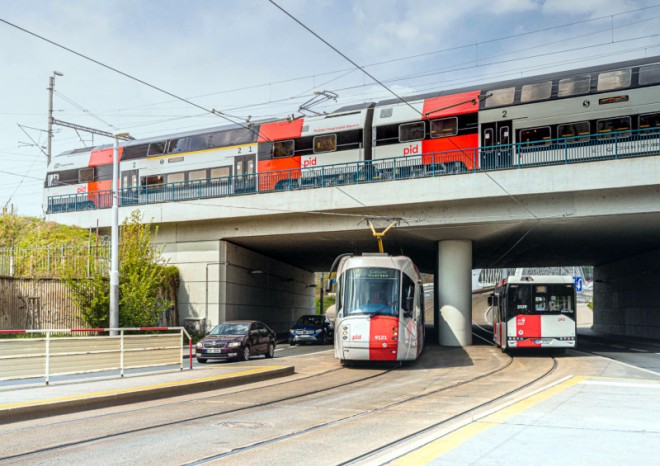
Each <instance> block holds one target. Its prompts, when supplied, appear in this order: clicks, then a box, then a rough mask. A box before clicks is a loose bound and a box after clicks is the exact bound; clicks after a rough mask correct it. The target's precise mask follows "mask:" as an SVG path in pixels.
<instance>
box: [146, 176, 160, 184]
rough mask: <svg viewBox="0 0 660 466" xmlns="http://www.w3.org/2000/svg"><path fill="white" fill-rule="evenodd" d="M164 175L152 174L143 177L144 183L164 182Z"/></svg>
mask: <svg viewBox="0 0 660 466" xmlns="http://www.w3.org/2000/svg"><path fill="white" fill-rule="evenodd" d="M163 182H164V180H163V175H151V176H144V177H142V185H154V184H163Z"/></svg>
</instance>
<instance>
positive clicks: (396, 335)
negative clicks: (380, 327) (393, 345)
mask: <svg viewBox="0 0 660 466" xmlns="http://www.w3.org/2000/svg"><path fill="white" fill-rule="evenodd" d="M398 339H399V328H398V327H392V340H394V341H397V340H398Z"/></svg>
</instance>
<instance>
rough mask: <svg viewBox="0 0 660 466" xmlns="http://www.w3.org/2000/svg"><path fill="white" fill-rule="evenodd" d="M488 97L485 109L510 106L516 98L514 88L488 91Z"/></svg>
mask: <svg viewBox="0 0 660 466" xmlns="http://www.w3.org/2000/svg"><path fill="white" fill-rule="evenodd" d="M488 95H489V97H488V98H487V99H486V101H485V102H486V108H491V107H499V106H500V105H511V104H512V103H513V99H514V98H515V97H516V88H515V87H507V88H505V89H494V90H492V91H488Z"/></svg>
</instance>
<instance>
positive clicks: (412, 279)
mask: <svg viewBox="0 0 660 466" xmlns="http://www.w3.org/2000/svg"><path fill="white" fill-rule="evenodd" d="M335 264H336V265H337V268H336V271H337V276H336V284H337V289H336V291H337V299H336V301H335V306H336V308H335V309H336V312H337V317H336V320H335V346H334V348H335V357H336V358H337V359H339V360H340V362H341V363H342V364H347V363H351V362H354V361H391V362H402V361H414V360H415V359H417V357H419V355H420V354H421V353H422V350H423V349H424V290H423V286H422V280H421V277H420V275H419V271H418V270H417V267H416V266H415V265H414V264H413V262H412V261H411V260H410V258H408V257H405V256H390V255H387V254H384V253H372V254H369V253H364V254H362V255H361V256H355V255H352V254H345V255H343V256H340V257H339V258H338V261H335ZM333 269H334V266H333Z"/></svg>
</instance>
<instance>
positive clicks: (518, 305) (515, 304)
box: [507, 285, 531, 318]
mask: <svg viewBox="0 0 660 466" xmlns="http://www.w3.org/2000/svg"><path fill="white" fill-rule="evenodd" d="M530 291H531V289H530V287H529V285H511V286H510V289H509V300H510V303H511V306H509V309H510V310H511V312H512V313H513V315H516V314H527V313H528V312H530V306H531V293H530ZM507 318H508V317H507Z"/></svg>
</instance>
